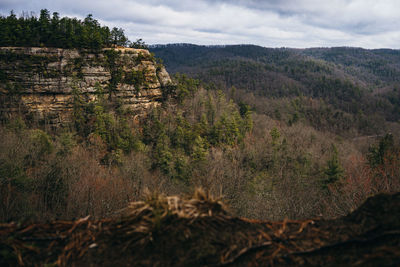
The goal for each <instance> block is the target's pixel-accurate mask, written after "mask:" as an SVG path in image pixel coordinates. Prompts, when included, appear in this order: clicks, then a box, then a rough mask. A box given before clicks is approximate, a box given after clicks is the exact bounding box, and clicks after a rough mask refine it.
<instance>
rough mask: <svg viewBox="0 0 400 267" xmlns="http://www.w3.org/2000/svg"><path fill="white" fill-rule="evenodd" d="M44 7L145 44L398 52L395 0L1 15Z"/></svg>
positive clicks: (13, 3)
mask: <svg viewBox="0 0 400 267" xmlns="http://www.w3.org/2000/svg"><path fill="white" fill-rule="evenodd" d="M44 8H47V9H48V10H50V12H59V13H60V15H61V16H69V17H77V18H84V17H85V16H86V15H87V14H92V15H93V16H94V18H96V19H97V20H98V21H99V22H100V23H101V24H103V25H107V26H109V27H121V28H123V29H125V33H126V35H127V36H128V37H129V38H130V39H131V40H133V41H134V40H136V39H138V38H142V39H143V40H144V41H145V42H146V43H148V44H170V43H191V44H197V45H232V44H254V45H259V46H263V47H288V48H314V47H361V48H366V49H379V48H390V49H399V48H400V2H399V1H396V0H383V1H379V2H377V1H372V0H333V1H330V2H329V3H325V2H321V1H315V0H300V1H294V0H281V1H278V0H264V1H262V0H250V1H243V0H231V1H228V0H216V1H211V0H197V1H194V0H187V1H178V0H164V1H161V0H147V1H138V0H115V1H112V2H111V1H105V0H99V1H97V2H96V3H95V4H93V3H92V2H90V1H86V0H80V1H77V0H71V1H50V0H42V1H39V0H33V1H28V0H3V1H2V2H1V3H0V14H1V15H3V16H6V15H8V14H9V12H10V11H11V10H14V12H15V13H16V14H17V15H20V14H22V12H31V11H33V12H34V14H36V15H38V14H39V12H40V9H44Z"/></svg>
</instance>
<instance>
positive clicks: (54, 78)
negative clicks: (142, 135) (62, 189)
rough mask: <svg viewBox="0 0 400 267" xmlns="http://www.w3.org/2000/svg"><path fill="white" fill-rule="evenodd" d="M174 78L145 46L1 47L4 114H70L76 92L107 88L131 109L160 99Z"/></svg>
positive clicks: (0, 107)
mask: <svg viewBox="0 0 400 267" xmlns="http://www.w3.org/2000/svg"><path fill="white" fill-rule="evenodd" d="M170 84H171V79H170V77H169V75H168V73H167V72H166V70H165V68H164V67H163V66H162V65H160V64H157V63H156V61H155V59H154V57H153V56H152V54H150V53H149V51H147V50H144V49H133V48H119V49H103V50H101V51H99V52H90V51H86V50H76V49H60V48H38V47H1V48H0V101H1V102H0V113H1V114H0V115H1V117H2V118H3V119H4V118H6V117H9V116H12V115H14V114H15V113H19V114H21V115H27V114H29V115H31V116H32V117H35V118H37V119H39V120H47V122H50V123H52V124H58V123H64V122H68V121H70V120H71V116H70V115H71V113H72V110H73V104H74V95H76V94H79V95H81V96H82V97H84V99H85V100H86V101H93V100H94V99H96V98H97V96H98V95H99V94H104V95H106V96H107V98H108V99H109V100H110V102H112V103H118V105H120V106H122V107H123V108H126V109H129V110H130V111H132V112H133V114H143V113H144V112H145V111H146V109H148V108H150V107H151V106H155V105H158V104H159V101H160V100H161V98H162V90H163V89H164V88H166V87H168V86H170Z"/></svg>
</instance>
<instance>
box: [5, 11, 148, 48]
mask: <svg viewBox="0 0 400 267" xmlns="http://www.w3.org/2000/svg"><path fill="white" fill-rule="evenodd" d="M113 45H117V46H130V47H136V48H144V46H145V45H144V43H143V42H142V40H141V39H139V40H138V41H136V42H133V43H132V42H130V41H129V39H128V38H127V37H126V36H125V34H124V30H123V29H121V28H116V27H114V28H113V29H111V30H110V28H108V27H107V26H101V25H100V23H99V22H98V21H97V20H96V19H94V18H93V17H92V15H91V14H89V15H88V16H87V17H86V18H85V19H84V20H83V21H82V20H80V19H77V18H68V17H63V18H60V17H59V14H58V13H57V12H54V13H53V15H52V16H51V15H50V11H49V10H47V9H42V10H41V11H40V16H39V18H37V17H36V16H34V15H32V14H31V15H28V14H25V13H24V14H23V15H21V16H20V17H17V16H16V15H15V14H14V12H13V11H11V13H10V15H9V16H8V17H3V16H0V46H45V47H59V48H85V49H101V48H104V47H111V46H113Z"/></svg>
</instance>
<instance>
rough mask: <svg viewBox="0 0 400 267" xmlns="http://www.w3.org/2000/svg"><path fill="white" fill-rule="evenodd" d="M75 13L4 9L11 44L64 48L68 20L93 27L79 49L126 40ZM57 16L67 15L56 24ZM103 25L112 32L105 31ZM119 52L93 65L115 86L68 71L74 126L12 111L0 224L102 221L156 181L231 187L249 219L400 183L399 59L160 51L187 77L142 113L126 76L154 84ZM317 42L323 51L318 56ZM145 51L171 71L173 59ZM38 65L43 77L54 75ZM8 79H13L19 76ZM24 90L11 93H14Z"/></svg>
mask: <svg viewBox="0 0 400 267" xmlns="http://www.w3.org/2000/svg"><path fill="white" fill-rule="evenodd" d="M63 19H64V18H63ZM63 19H60V20H59V19H58V18H57V15H56V14H53V17H52V18H51V20H52V21H53V20H54V21H55V22H54V23H55V24H53V22H49V20H50V17H49V15H48V11H42V14H41V16H40V18H39V19H37V18H35V17H22V18H16V17H15V16H14V15H13V14H11V15H10V16H9V17H6V18H0V21H1V23H2V24H1V31H0V33H1V34H3V37H2V38H0V40H1V41H2V42H3V43H2V44H1V45H6V46H10V45H12V46H38V45H39V46H55V47H64V45H65V43H64V42H61V43H58V41H54V42H53V41H52V39H51V38H50V39H48V38H47V37H49V36H57V34H62V35H65V34H67V33H68V32H69V30H68V31H67V32H63V30H65V29H69V28H68V27H67V28H65V27H64V26H65V25H68V24H69V23H72V24H73V25H75V26H74V27H73V28H74V31H78V30H79V29H81V30H82V34H78V32H75V33H74V34H73V36H75V37H76V38H77V39H74V38H75V37H74V38H72V39H68V40H69V41H70V42H71V43H70V44H68V46H67V47H72V48H75V49H77V50H79V51H80V52H82V53H83V54H88V53H89V52H90V53H92V52H93V50H96V49H99V48H102V47H105V46H106V47H107V46H113V45H119V44H126V43H119V41H118V40H119V39H118V38H117V41H116V42H115V40H116V39H115V38H110V36H109V35H108V34H109V33H110V32H109V30H107V28H106V27H100V26H99V25H98V23H97V22H96V20H94V19H93V18H91V17H90V16H88V18H87V19H85V21H83V22H82V21H79V20H76V19H70V18H65V19H64V20H63ZM58 20H59V21H58ZM46 21H47V22H46ZM62 21H63V22H62ZM57 23H60V24H59V25H64V24H65V25H64V26H62V27H61V28H60V27H54V28H52V27H49V28H46V25H58V24H57ZM13 25H14V26H13ZM23 25H25V26H26V27H28V26H29V27H31V26H32V25H36V26H35V27H36V28H35V27H34V29H35V30H32V33H35V32H36V33H37V34H36V35H34V36H31V37H32V38H33V39H31V38H30V37H29V38H28V39H26V40H25V39H23V37H22V36H20V35H19V34H20V33H19V31H18V30H16V29H18V28H21V27H22V26H23ZM25 26H24V27H25ZM13 27H14V28H13ZM15 27H16V28H15ZM26 29H28V28H26ZM44 29H47V30H46V31H44V33H38V32H41V31H43V30H44ZM91 29H92V30H93V29H94V31H91ZM60 30H61V32H60ZM103 30H104V31H103ZM87 31H89V32H91V33H93V35H90V34H89V35H86V34H85V33H87ZM24 32H25V31H24V30H22V33H24ZM101 32H104V33H105V34H104V36H103V37H104V38H103V37H101V38H100V39H97V37H96V36H98V34H99V33H101ZM119 32H120V33H121V32H123V31H122V30H120V31H119ZM46 36H47V37H46ZM66 36H68V35H66ZM88 36H89V37H90V38H89V39H87V37H88ZM100 36H101V34H100ZM111 36H112V34H111ZM10 37H12V38H11V39H12V40H11V41H7V42H6V41H4V40H6V39H3V38H8V39H10ZM92 37H93V38H94V39H92ZM95 37H96V38H95ZM80 38H82V39H80ZM102 38H103V39H102ZM56 39H57V38H56ZM122 39H123V38H122ZM20 40H24V41H21V42H20ZM57 40H58V39H57ZM68 40H67V41H68ZM90 40H92V41H93V42H91V41H90ZM96 40H97V41H99V40H101V41H99V42H97V41H96ZM69 41H68V42H69ZM87 41H88V43H87ZM68 42H67V43H68ZM134 45H138V46H140V47H142V45H143V44H142V43H141V42H138V43H136V44H134ZM88 51H89V52H88ZM107 51H109V52H107V53H106V54H107V55H106V56H104V57H103V59H104V60H102V61H98V62H97V63H96V62H94V63H95V64H98V67H99V69H101V68H105V69H108V70H110V71H111V74H110V75H109V77H108V79H109V80H107V79H106V80H107V82H108V83H109V85H112V86H106V85H107V84H103V86H98V85H97V86H94V87H93V90H92V91H91V94H93V97H92V98H91V99H88V98H85V97H84V96H85V95H84V94H83V93H82V91H80V90H79V89H80V88H79V86H82V84H81V83H79V82H77V81H79V79H81V78H82V77H86V76H85V75H86V74H85V75H84V74H83V71H82V69H83V68H82V62H81V61H79V60H76V61H75V60H74V61H71V62H70V63H71V66H69V67H70V68H71V72H68V73H69V74H70V75H75V78H76V79H75V80H73V82H72V83H71V84H70V85H68V84H64V86H65V87H68V88H69V90H70V91H71V93H73V97H72V98H71V103H69V104H70V107H71V109H72V115H73V120H72V121H71V122H69V123H66V124H62V125H59V127H53V126H51V125H50V126H49V124H47V123H46V122H48V121H49V120H48V118H43V119H42V120H32V117H30V116H29V114H28V116H27V114H25V113H23V112H21V109H20V108H19V106H18V105H17V106H16V107H15V110H14V111H15V112H16V115H13V116H9V117H8V118H7V119H5V120H3V121H2V124H1V126H0V138H1V140H2V142H0V221H11V220H14V221H23V220H34V221H40V220H42V221H43V220H52V219H73V218H76V217H84V216H87V215H91V216H92V217H93V218H94V219H101V218H106V217H109V216H112V215H113V214H115V212H116V211H118V210H120V209H121V208H124V207H125V206H126V205H127V204H128V203H129V202H131V201H135V200H138V199H140V198H141V197H142V195H143V193H144V192H146V191H148V190H150V191H153V192H160V193H165V194H168V195H170V194H178V195H186V194H188V193H191V192H193V191H194V188H196V187H202V188H204V190H206V191H208V192H210V193H211V194H213V195H217V196H221V198H222V199H223V201H224V202H226V203H228V205H229V207H230V210H231V211H232V213H233V214H235V215H239V216H245V217H250V218H260V219H274V220H276V219H283V218H290V219H299V218H309V217H315V216H324V217H326V218H332V217H337V216H340V215H345V214H348V213H349V212H350V211H352V210H354V209H355V208H357V207H358V206H359V205H360V204H361V203H362V202H363V201H364V200H365V199H366V198H367V197H369V196H371V195H375V194H377V193H380V192H384V193H393V192H397V191H400V170H399V168H398V166H399V164H400V144H399V140H398V139H399V118H400V114H399V98H400V93H399V86H398V83H397V80H396V78H395V77H392V76H391V75H392V74H390V73H396V71H397V69H398V65H397V63H396V62H397V61H396V59H395V57H396V55H394V56H393V57H389V58H391V59H390V60H392V61H390V60H389V59H387V61H382V62H383V63H382V69H391V68H393V72H390V73H387V72H386V71H377V72H376V73H375V74H374V75H375V76H374V77H372V74H369V73H370V72H373V70H374V68H373V67H369V68H367V67H366V66H364V65H365V64H364V63H365V62H366V61H368V60H364V61H365V62H364V61H363V60H361V59H360V60H359V61H357V62H360V63H357V64H355V65H354V66H353V65H351V66H353V67H354V71H352V69H351V68H348V67H347V66H346V64H345V63H344V61H343V59H341V58H339V59H332V60H328V59H326V60H325V59H323V57H326V53H325V52H324V50H321V51H320V50H315V51H314V50H310V51H308V50H293V49H268V48H262V47H257V46H223V47H204V46H193V45H170V46H158V47H153V48H152V51H153V52H155V55H156V57H160V58H162V59H163V60H164V62H165V64H166V66H167V68H168V69H169V71H170V72H174V73H175V72H181V73H184V74H176V75H174V77H173V82H172V84H170V86H164V87H161V88H160V90H161V92H160V93H161V95H162V97H160V98H162V99H160V101H161V102H160V103H159V105H157V106H154V107H153V108H152V109H151V110H149V111H148V112H147V116H142V117H138V116H136V115H137V114H135V113H134V112H133V110H131V109H129V108H124V106H123V105H122V103H121V102H120V101H111V100H112V99H113V97H112V96H113V95H115V94H117V93H118V92H117V89H118V88H120V87H121V84H122V82H123V81H124V80H125V82H126V80H127V77H128V78H129V79H128V80H129V85H130V86H132V87H133V88H139V89H140V88H142V87H143V84H144V83H145V80H144V74H143V72H137V70H135V71H133V70H134V69H132V68H128V66H127V65H124V66H120V65H116V64H114V63H115V59H116V55H120V53H118V51H116V50H113V49H107ZM313 51H314V52H313ZM328 51H330V50H329V49H328ZM350 51H352V50H350ZM311 52H312V53H314V54H316V55H306V53H311ZM317 52H318V53H317ZM392 52H393V53H394V54H396V53H397V52H396V51H392ZM93 53H94V52H93ZM369 53H373V52H371V51H370V52H369ZM377 53H378V52H377ZM379 53H380V52H379ZM379 53H378V54H379ZM385 53H386V52H385ZM146 54H148V55H149V58H150V56H151V58H152V55H151V54H150V53H146ZM121 55H122V54H121ZM131 56H132V57H133V54H132V55H131ZM142 56H143V55H142ZM142 56H141V60H144V61H147V62H150V63H151V62H153V63H154V66H153V67H154V69H155V70H157V69H159V70H161V69H162V64H161V60H157V61H156V60H155V59H153V58H152V59H151V60H150V61H149V60H145V59H143V57H142ZM91 57H92V56H91ZM137 57H138V58H139V53H138V54H137ZM355 57H358V56H355ZM380 57H383V56H380ZM93 58H96V56H95V55H94V56H93ZM376 58H378V56H376ZM23 59H24V58H22V59H18V60H17V62H18V67H19V69H20V70H23V71H27V70H28V71H31V72H32V69H30V68H32V66H34V67H35V68H36V67H40V68H41V67H42V64H41V61H40V60H39V62H35V64H30V63H31V62H30V61H29V60H32V58H30V57H29V58H25V61H23ZM33 59H37V57H33ZM39 59H40V58H39ZM371 60H375V57H371ZM7 62H8V61H5V63H4V64H7ZM45 63H46V62H43V65H45ZM46 64H47V63H46ZM102 64H103V65H104V66H103V65H102ZM363 64H364V65H363ZM41 69H42V68H41ZM43 70H45V69H43ZM368 71H369V72H368ZM142 74H143V75H142ZM37 75H39V76H38V77H39V78H40V79H38V80H40V81H41V78H46V77H45V75H49V74H48V73H47V71H46V73H44V72H43V74H40V73H39V74H37ZM40 75H42V76H40ZM393 75H395V74H393ZM9 77H13V76H8V75H3V76H2V77H1V78H2V79H1V82H2V83H5V84H8V83H13V82H15V81H10V78H9ZM371 77H372V78H371ZM385 77H386V78H385ZM17 78H18V77H17ZM194 78H197V79H194ZM367 78H368V79H367ZM376 79H378V80H381V82H380V83H377V82H376ZM62 81H63V80H61V81H60V82H62ZM74 81H75V82H74ZM64 82H65V79H64ZM25 85H26V84H25ZM21 86H24V83H22V85H21ZM32 88H33V89H34V88H35V86H32ZM16 89H18V88H16ZM19 92H21V91H18V90H8V91H5V92H1V93H2V94H6V95H7V97H8V98H7V99H10V101H12V99H14V97H15V98H16V97H17V96H19V94H20V93H19ZM119 92H120V91H119ZM135 93H137V94H144V91H141V89H140V90H136V91H135ZM49 95H50V94H49ZM18 111H20V113H18Z"/></svg>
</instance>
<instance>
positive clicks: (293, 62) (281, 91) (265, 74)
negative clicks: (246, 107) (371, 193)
mask: <svg viewBox="0 0 400 267" xmlns="http://www.w3.org/2000/svg"><path fill="white" fill-rule="evenodd" d="M150 51H151V52H153V53H155V55H156V56H157V57H159V58H161V59H162V60H163V62H164V64H165V66H166V68H167V69H168V71H169V72H170V73H171V74H173V73H178V72H179V73H185V74H187V75H189V76H191V77H194V78H198V79H200V80H202V81H204V82H212V83H215V84H216V85H217V86H218V87H219V88H221V89H226V90H229V88H231V87H235V88H238V89H241V90H245V91H246V92H252V93H254V94H255V95H257V96H261V97H267V98H275V99H276V98H283V97H297V96H305V97H311V98H313V99H317V100H318V99H320V100H323V101H324V102H325V103H328V104H329V105H332V106H333V108H334V109H338V110H341V111H344V112H346V113H350V114H354V116H355V115H356V114H366V116H374V117H375V118H374V121H375V122H374V124H377V123H378V122H379V121H391V122H398V121H399V120H400V86H399V84H400V50H391V49H373V50H368V49H363V48H353V47H334V48H309V49H293V48H265V47H261V46H256V45H226V46H200V45H192V44H169V45H155V46H150Z"/></svg>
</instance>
